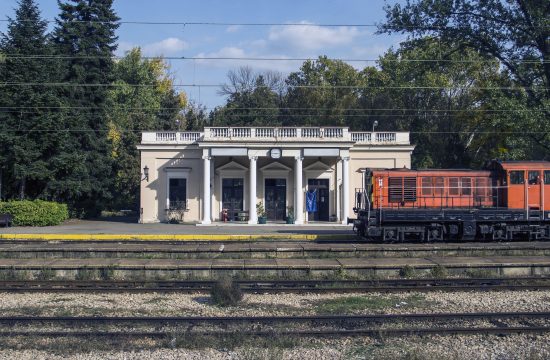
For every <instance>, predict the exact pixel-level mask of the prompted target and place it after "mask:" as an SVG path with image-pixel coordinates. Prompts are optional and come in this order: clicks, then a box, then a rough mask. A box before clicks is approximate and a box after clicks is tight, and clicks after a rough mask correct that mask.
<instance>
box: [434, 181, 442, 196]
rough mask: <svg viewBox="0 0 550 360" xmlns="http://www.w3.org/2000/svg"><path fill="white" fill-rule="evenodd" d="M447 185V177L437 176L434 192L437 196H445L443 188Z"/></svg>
mask: <svg viewBox="0 0 550 360" xmlns="http://www.w3.org/2000/svg"><path fill="white" fill-rule="evenodd" d="M444 187H445V179H444V178H442V177H436V178H435V189H434V194H435V195H436V196H439V197H442V196H443V188H444Z"/></svg>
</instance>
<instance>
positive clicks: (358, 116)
mask: <svg viewBox="0 0 550 360" xmlns="http://www.w3.org/2000/svg"><path fill="white" fill-rule="evenodd" d="M250 110H256V109H250ZM338 111H339V113H337V114H330V113H329V114H326V113H308V114H288V113H283V114H281V113H274V114H263V113H258V114H250V113H242V114H231V113H229V114H227V113H226V112H225V110H224V112H223V114H221V115H220V116H221V117H231V118H241V117H244V118H246V117H281V118H284V117H298V118H299V117H304V118H305V117H314V116H316V117H320V118H384V117H387V118H404V117H405V118H408V117H418V116H424V115H423V114H345V113H343V112H340V110H338ZM464 112H467V111H464ZM6 113H14V114H17V115H23V114H25V115H42V114H43V113H36V112H19V111H13V112H5V111H0V114H6ZM143 114H144V113H143V112H136V111H130V112H125V115H143ZM155 114H156V115H166V114H171V112H156V113H155ZM487 115H492V116H497V115H500V114H499V113H489V114H487ZM431 116H437V117H440V118H447V117H449V114H445V113H444V114H437V115H431Z"/></svg>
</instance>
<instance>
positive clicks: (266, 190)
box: [138, 127, 414, 224]
mask: <svg viewBox="0 0 550 360" xmlns="http://www.w3.org/2000/svg"><path fill="white" fill-rule="evenodd" d="M138 148H139V150H140V151H141V168H142V169H143V170H142V171H143V176H142V181H141V200H140V201H141V210H140V212H141V214H140V221H141V222H143V223H152V222H167V221H170V220H171V219H172V218H174V217H177V220H179V221H182V220H183V221H184V222H192V223H200V224H211V223H212V222H219V221H234V222H243V223H249V224H256V223H257V222H258V217H257V211H256V206H257V204H259V203H261V205H262V206H263V207H264V209H265V214H266V216H267V221H268V222H283V221H285V219H286V217H287V215H288V214H289V211H290V212H292V213H294V219H295V224H304V223H307V222H316V221H319V222H325V221H326V222H339V223H346V220H347V218H348V217H349V216H350V214H352V207H353V204H354V201H353V197H354V193H355V189H358V188H362V187H363V186H364V171H365V169H367V168H402V167H407V168H410V163H411V153H412V151H413V149H414V146H412V145H411V144H410V141H409V133H407V132H350V131H349V130H348V128H346V127H325V128H320V127H206V128H205V129H204V131H203V132H144V133H143V134H142V141H141V144H140V145H138Z"/></svg>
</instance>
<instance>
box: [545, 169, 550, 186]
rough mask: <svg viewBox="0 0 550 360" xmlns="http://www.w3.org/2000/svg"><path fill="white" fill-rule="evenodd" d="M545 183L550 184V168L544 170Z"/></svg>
mask: <svg viewBox="0 0 550 360" xmlns="http://www.w3.org/2000/svg"><path fill="white" fill-rule="evenodd" d="M544 183H545V184H550V170H544Z"/></svg>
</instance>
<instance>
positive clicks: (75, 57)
mask: <svg viewBox="0 0 550 360" xmlns="http://www.w3.org/2000/svg"><path fill="white" fill-rule="evenodd" d="M2 57H3V58H4V59H19V60H28V59H39V60H42V59H54V60H91V59H115V60H119V59H124V58H125V56H121V55H113V56H103V55H32V54H31V55H21V54H2ZM140 59H143V60H156V59H163V60H182V61H196V60H199V61H200V60H203V61H317V60H319V58H313V57H297V58H291V57H228V56H217V57H207V56H162V55H159V56H140ZM328 59H330V60H334V61H344V62H379V61H380V62H404V63H406V62H412V63H425V62H426V63H465V64H480V63H498V62H499V61H498V60H497V59H486V60H473V59H445V58H437V59H406V58H395V59H388V58H378V59H357V58H328ZM522 63H523V64H547V63H550V60H545V59H541V60H523V61H522Z"/></svg>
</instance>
